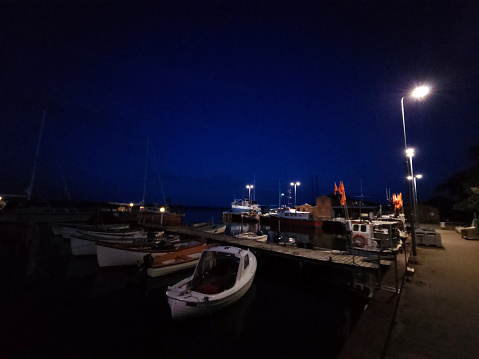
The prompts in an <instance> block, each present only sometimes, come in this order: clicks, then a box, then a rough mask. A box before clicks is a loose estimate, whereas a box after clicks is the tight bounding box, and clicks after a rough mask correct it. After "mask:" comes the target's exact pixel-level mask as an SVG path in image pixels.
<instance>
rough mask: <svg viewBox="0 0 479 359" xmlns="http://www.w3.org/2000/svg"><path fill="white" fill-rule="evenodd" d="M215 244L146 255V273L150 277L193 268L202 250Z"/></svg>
mask: <svg viewBox="0 0 479 359" xmlns="http://www.w3.org/2000/svg"><path fill="white" fill-rule="evenodd" d="M214 246H216V244H207V245H205V246H195V247H191V248H185V249H183V250H180V251H175V252H170V253H167V254H165V255H162V256H155V257H154V256H151V255H148V256H147V257H146V258H145V259H144V267H145V268H146V274H147V275H149V276H150V277H159V276H162V275H167V274H170V273H173V272H178V271H180V270H184V269H188V268H193V267H195V266H196V263H198V260H199V259H200V257H201V253H202V252H203V250H205V249H207V248H210V247H214Z"/></svg>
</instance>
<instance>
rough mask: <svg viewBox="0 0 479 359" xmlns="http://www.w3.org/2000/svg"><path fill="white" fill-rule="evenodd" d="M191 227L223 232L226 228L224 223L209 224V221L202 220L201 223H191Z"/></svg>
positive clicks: (205, 230) (199, 229) (218, 232)
mask: <svg viewBox="0 0 479 359" xmlns="http://www.w3.org/2000/svg"><path fill="white" fill-rule="evenodd" d="M191 227H192V228H194V229H197V230H198V231H201V232H206V233H217V234H220V233H224V232H225V230H226V224H223V223H220V224H210V223H209V222H202V223H193V224H192V225H191Z"/></svg>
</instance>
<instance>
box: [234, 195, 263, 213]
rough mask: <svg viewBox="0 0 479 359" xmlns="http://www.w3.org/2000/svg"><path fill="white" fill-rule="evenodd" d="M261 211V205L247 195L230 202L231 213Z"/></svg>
mask: <svg viewBox="0 0 479 359" xmlns="http://www.w3.org/2000/svg"><path fill="white" fill-rule="evenodd" d="M253 211H254V212H256V213H261V207H260V205H259V204H258V202H256V201H251V200H250V199H249V198H248V197H245V198H243V199H235V200H234V201H233V202H231V212H233V213H251V212H253Z"/></svg>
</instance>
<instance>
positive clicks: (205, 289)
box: [196, 281, 221, 294]
mask: <svg viewBox="0 0 479 359" xmlns="http://www.w3.org/2000/svg"><path fill="white" fill-rule="evenodd" d="M196 291H197V292H200V293H203V294H218V293H220V292H221V286H220V283H218V282H216V281H207V282H203V283H201V284H200V285H199V286H198V287H197V288H196Z"/></svg>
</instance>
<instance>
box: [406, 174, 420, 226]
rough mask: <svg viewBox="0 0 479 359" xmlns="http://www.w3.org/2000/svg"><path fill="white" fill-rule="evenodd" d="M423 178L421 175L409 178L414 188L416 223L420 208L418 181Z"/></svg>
mask: <svg viewBox="0 0 479 359" xmlns="http://www.w3.org/2000/svg"><path fill="white" fill-rule="evenodd" d="M411 166H412V165H411ZM421 178H422V175H421V174H417V175H413V176H408V178H407V179H408V180H409V181H412V188H413V195H414V206H415V208H414V216H415V218H416V221H417V218H418V211H419V206H418V202H417V181H416V180H417V179H421Z"/></svg>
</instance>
